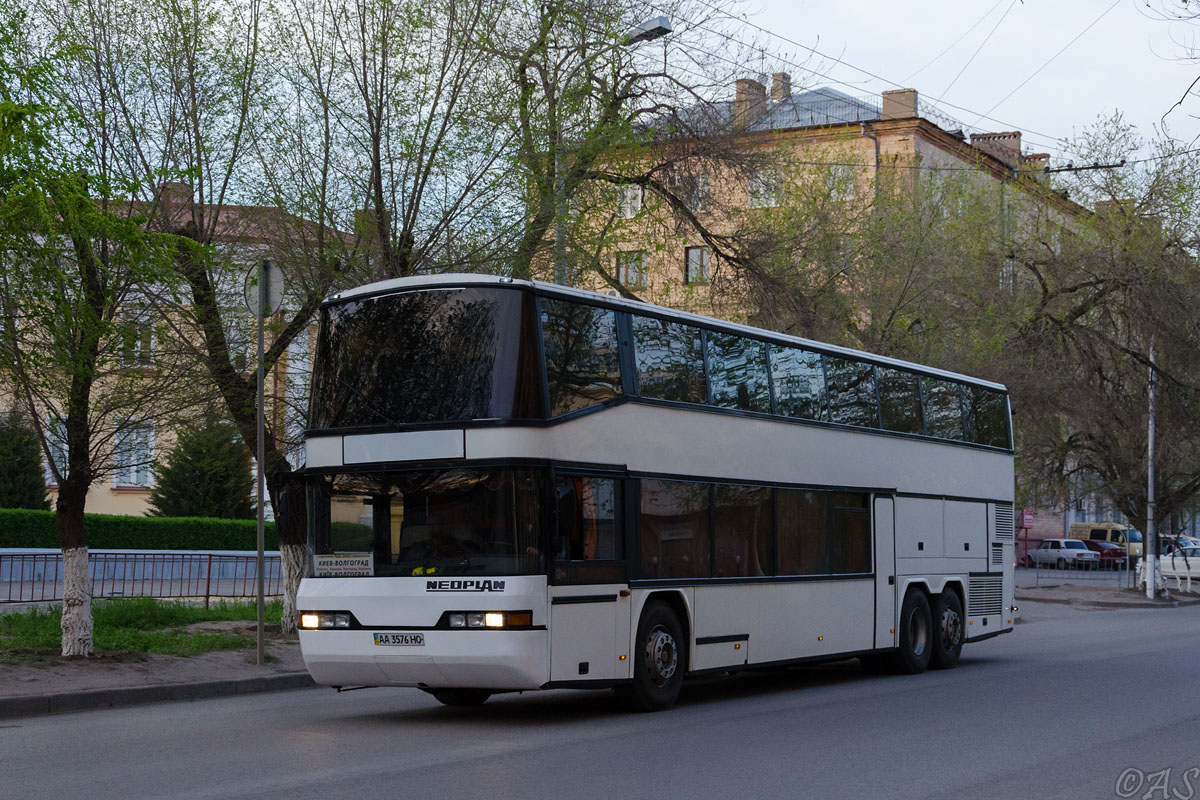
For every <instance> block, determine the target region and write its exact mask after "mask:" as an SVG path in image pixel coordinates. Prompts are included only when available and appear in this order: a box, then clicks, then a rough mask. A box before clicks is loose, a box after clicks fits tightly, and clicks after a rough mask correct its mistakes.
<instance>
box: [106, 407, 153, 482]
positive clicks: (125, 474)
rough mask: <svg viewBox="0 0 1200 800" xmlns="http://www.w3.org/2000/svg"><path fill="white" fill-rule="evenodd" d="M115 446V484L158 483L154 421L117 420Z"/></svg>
mask: <svg viewBox="0 0 1200 800" xmlns="http://www.w3.org/2000/svg"><path fill="white" fill-rule="evenodd" d="M115 442H116V443H115V445H114V448H113V485H114V486H138V487H149V486H152V485H153V484H154V476H153V473H152V471H151V465H152V462H153V460H154V423H153V422H133V421H131V420H117V434H116V438H115Z"/></svg>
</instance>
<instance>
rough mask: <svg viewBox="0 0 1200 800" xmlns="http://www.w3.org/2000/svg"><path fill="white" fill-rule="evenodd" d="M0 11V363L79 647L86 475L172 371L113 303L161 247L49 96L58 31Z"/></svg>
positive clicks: (66, 624) (83, 616)
mask: <svg viewBox="0 0 1200 800" xmlns="http://www.w3.org/2000/svg"><path fill="white" fill-rule="evenodd" d="M0 14H2V16H0V369H3V371H4V373H5V388H6V389H7V390H8V391H10V392H11V393H12V394H13V396H15V398H16V400H17V402H18V403H19V405H20V407H21V408H22V410H23V411H24V412H25V413H26V414H27V415H28V417H29V418H30V419H31V420H32V421H33V425H34V428H35V430H36V431H37V435H38V438H39V440H40V445H41V449H42V452H43V453H46V454H47V455H48V456H49V455H51V454H53V456H54V457H52V458H48V462H49V468H50V472H51V473H52V475H53V479H54V482H55V484H56V485H57V487H58V497H57V500H56V504H55V522H56V525H57V528H58V534H59V544H60V546H61V547H62V551H63V575H64V578H63V614H62V633H63V636H62V654H63V655H64V656H90V655H91V654H92V653H93V652H94V643H93V638H92V613H91V596H90V590H89V580H88V547H87V534H86V531H85V530H84V525H83V513H84V506H85V504H86V501H87V493H88V489H89V488H90V487H91V485H92V484H93V483H94V482H96V481H97V480H102V479H103V478H105V477H106V476H108V475H111V474H112V473H113V470H114V469H115V468H116V462H117V461H118V460H124V461H128V458H127V456H128V455H129V454H128V453H127V452H122V450H123V449H125V448H124V445H123V441H127V439H126V437H127V436H128V435H129V433H130V432H131V431H132V430H134V429H135V428H136V426H138V424H139V423H140V421H141V420H144V419H145V417H146V415H147V413H148V411H149V410H150V409H154V410H156V411H164V410H169V409H170V405H169V403H168V401H167V400H166V397H167V393H168V392H169V391H170V390H171V387H172V386H178V385H180V384H181V383H183V382H182V381H180V379H179V376H178V375H172V374H171V370H170V364H169V362H167V361H165V360H164V361H159V362H156V364H155V369H153V370H149V369H142V368H134V367H132V366H131V365H130V364H129V363H128V361H127V358H126V356H127V354H128V348H127V346H126V345H127V342H128V325H127V324H126V322H125V320H124V319H123V316H122V314H123V310H124V309H128V308H129V307H130V306H131V304H132V301H133V300H134V298H135V297H136V295H137V294H138V292H139V288H140V287H144V286H146V285H150V284H153V283H156V282H158V281H161V280H162V277H163V272H162V267H163V265H164V262H165V259H163V258H162V253H161V251H160V249H159V248H157V247H156V246H155V243H154V241H153V240H152V239H151V238H148V237H147V236H145V235H144V233H143V231H142V229H141V226H140V224H139V221H138V220H137V219H134V218H130V217H128V216H120V215H116V214H114V213H112V211H111V209H112V207H113V206H114V205H117V204H119V202H120V196H119V194H118V190H117V188H116V187H115V186H114V184H113V183H112V182H111V181H109V180H108V176H107V175H106V174H105V173H104V172H103V171H97V170H91V169H89V166H90V162H89V161H88V159H87V157H86V155H85V154H83V153H81V152H80V150H79V149H78V148H76V147H74V146H72V142H76V141H78V140H79V139H81V138H83V137H82V133H81V126H82V124H83V122H82V121H81V119H80V116H79V114H78V113H77V110H76V109H75V108H73V107H70V106H65V105H63V104H61V103H58V102H56V101H55V99H54V98H53V96H52V91H51V87H55V86H58V85H61V82H62V78H63V76H62V74H61V64H62V62H63V54H62V52H61V51H60V50H59V49H58V45H57V43H53V44H52V45H50V46H48V47H43V46H40V45H39V43H38V42H36V41H34V40H32V39H31V38H30V35H29V34H30V30H31V27H32V26H30V25H29V24H28V21H27V19H26V18H25V16H24V14H23V13H21V12H17V11H14V10H12V9H11V7H9V8H6V9H5V10H4V11H3V12H0ZM143 463H144V462H143ZM125 466H132V465H129V464H125Z"/></svg>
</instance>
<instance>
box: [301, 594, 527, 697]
mask: <svg viewBox="0 0 1200 800" xmlns="http://www.w3.org/2000/svg"><path fill="white" fill-rule="evenodd" d="M464 580H467V581H493V582H495V581H503V583H504V587H503V590H502V591H460V590H454V589H452V588H448V589H447V590H438V589H436V588H434V589H431V588H430V586H429V584H430V583H435V584H436V583H438V582H443V581H445V582H449V583H451V584H453V583H455V582H461V581H464ZM296 603H297V607H298V608H299V609H300V610H301V611H302V612H303V611H349V612H350V613H352V614H353V615H354V617H355V619H356V620H357V621H358V622H359V623H360V624H361V625H362V629H361V630H303V629H302V630H301V631H300V646H301V650H302V651H303V654H304V664H305V666H306V667H308V671H309V672H310V673H312V676H313V680H315V681H316V682H317V683H323V684H327V685H329V686H422V687H429V688H439V687H472V688H481V689H498V690H499V689H536V688H538V687H540V686H542V685H544V684H545V683H546V682H547V681H548V680H549V675H550V641H549V634H548V632H547V630H545V628H546V625H547V619H548V617H547V609H546V578H545V577H543V576H529V577H497V578H494V579H493V578H489V577H478V576H471V577H469V578H452V579H451V578H446V577H445V576H430V577H414V578H306V579H305V580H303V581H302V582H301V583H300V590H299V592H298V593H297V596H296ZM523 610H531V611H532V612H533V624H534V626H535V627H538V628H540V629H539V630H515V631H506V630H486V629H481V630H430V627H431V626H433V625H435V624H437V622H438V620H439V619H440V618H441V616H442V614H443V613H444V612H446V611H523ZM384 630H386V631H401V632H404V631H412V632H420V633H422V634H423V635H424V638H425V643H424V644H423V645H421V646H416V647H394V646H381V645H376V644H375V643H374V636H373V633H374V632H376V631H384Z"/></svg>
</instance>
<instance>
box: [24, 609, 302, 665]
mask: <svg viewBox="0 0 1200 800" xmlns="http://www.w3.org/2000/svg"><path fill="white" fill-rule="evenodd" d="M282 610H283V605H282V603H280V602H279V601H274V602H271V603H268V604H267V607H266V621H267V623H268V624H274V625H278V624H279V618H280V615H281V613H282ZM257 619H258V610H257V608H256V606H255V604H254V603H235V602H226V601H222V602H219V603H216V604H212V605H210V606H209V607H208V608H204V607H203V606H199V605H192V604H190V603H181V602H177V601H169V600H156V599H154V598H149V597H131V598H118V599H112V600H98V601H96V602H95V603H94V604H93V606H92V620H93V623H94V625H95V627H94V630H93V636H94V641H95V646H96V651H97V652H98V653H104V652H126V653H162V654H166V655H178V656H190V655H196V654H198V653H207V652H210V651H213V650H239V649H243V648H250V647H254V646H255V639H254V637H253V636H247V635H245V634H242V633H238V632H236V631H222V632H211V631H196V632H192V631H187V630H182V628H184V627H185V626H187V625H193V624H196V623H204V622H221V621H229V620H233V621H246V622H254V621H256V620H257ZM61 622H62V611H61V609H59V608H57V607H55V608H47V609H36V608H35V609H31V610H30V611H26V612H22V613H17V614H0V663H13V659H11V658H6V657H5V656H6V653H8V654H11V653H13V652H18V653H22V654H29V653H31V652H34V653H37V652H45V651H57V650H58V649H59V648H60V647H61V641H62V629H61ZM17 660H18V661H21V662H22V663H27V662H28V658H27V657H22V658H19V659H17Z"/></svg>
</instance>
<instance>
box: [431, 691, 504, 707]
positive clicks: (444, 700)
mask: <svg viewBox="0 0 1200 800" xmlns="http://www.w3.org/2000/svg"><path fill="white" fill-rule="evenodd" d="M425 691H427V692H429V693H430V694H431V695H433V699H434V700H437V701H438V702H439V703H441V704H442V705H444V706H478V705H483V704H484V703H485V702H486V701H487V699H488V698H489V697H491V696H492V693H491V692H489V691H488V690H487V689H426V690H425Z"/></svg>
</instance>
